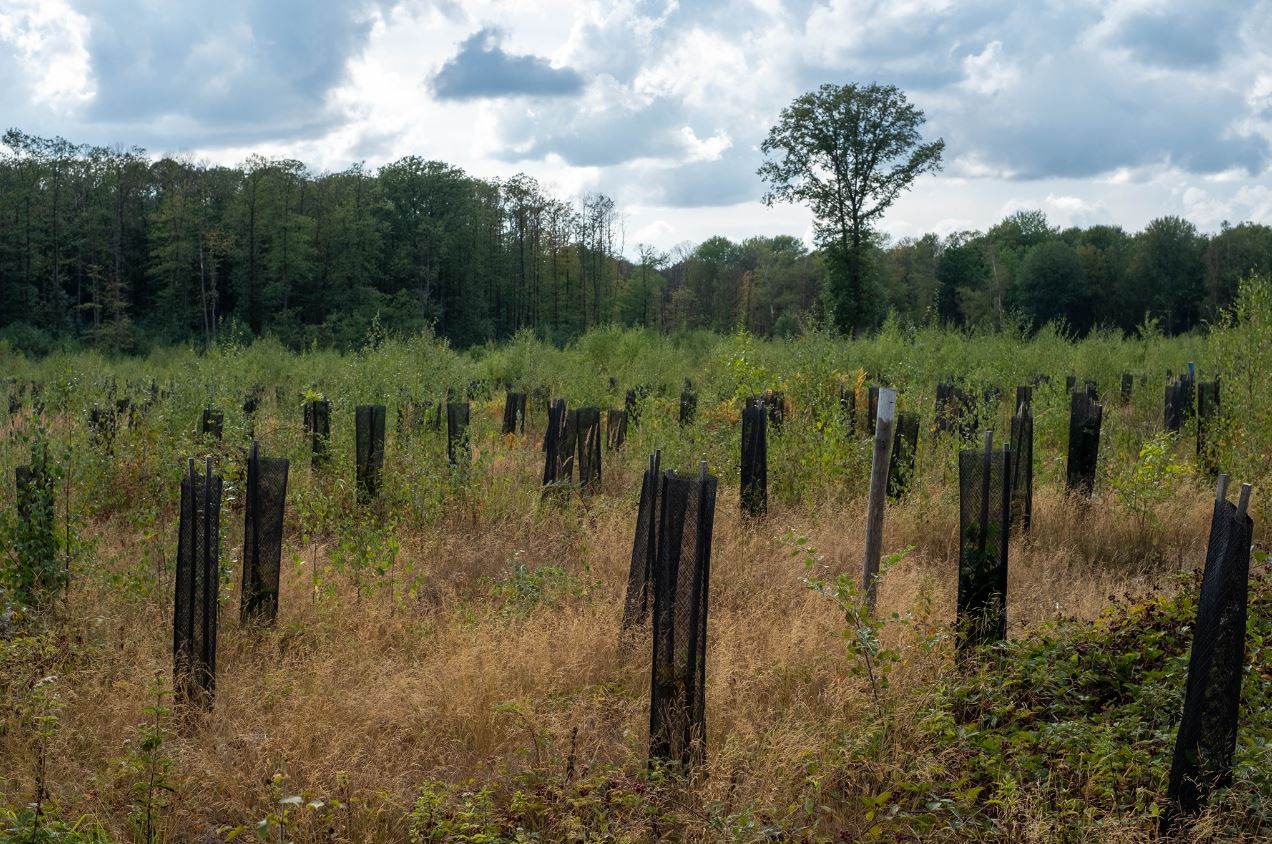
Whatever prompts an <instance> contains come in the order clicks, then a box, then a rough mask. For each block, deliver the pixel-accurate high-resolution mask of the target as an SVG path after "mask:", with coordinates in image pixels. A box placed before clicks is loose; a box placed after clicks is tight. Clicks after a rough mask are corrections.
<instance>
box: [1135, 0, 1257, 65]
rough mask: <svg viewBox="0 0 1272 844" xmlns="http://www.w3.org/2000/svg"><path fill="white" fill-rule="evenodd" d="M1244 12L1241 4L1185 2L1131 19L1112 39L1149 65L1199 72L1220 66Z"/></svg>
mask: <svg viewBox="0 0 1272 844" xmlns="http://www.w3.org/2000/svg"><path fill="white" fill-rule="evenodd" d="M1244 11H1245V9H1243V7H1242V6H1241V4H1239V3H1228V2H1224V3H1199V2H1196V0H1183V2H1177V3H1175V4H1173V6H1166V7H1156V8H1151V9H1144V10H1141V11H1138V12H1135V13H1134V14H1131V15H1129V16H1128V17H1127V18H1126V20H1124V21H1123V22H1122V24H1121V26H1119V27H1118V31H1117V33H1116V35H1115V36H1114V38H1113V43H1114V44H1117V45H1119V46H1122V47H1125V48H1126V49H1128V50H1129V51H1130V52H1131V54H1132V55H1133V56H1134V57H1135V58H1136V59H1138V60H1139V61H1141V62H1143V63H1144V64H1148V65H1155V66H1159V67H1171V68H1181V69H1187V68H1197V67H1204V66H1208V65H1214V64H1217V63H1218V62H1219V61H1220V60H1221V59H1222V58H1223V56H1224V53H1225V51H1227V50H1230V49H1232V48H1233V46H1234V44H1236V41H1237V38H1236V35H1237V30H1238V28H1239V26H1240V24H1241V19H1242V14H1243V12H1244Z"/></svg>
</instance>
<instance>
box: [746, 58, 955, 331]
mask: <svg viewBox="0 0 1272 844" xmlns="http://www.w3.org/2000/svg"><path fill="white" fill-rule="evenodd" d="M923 121H924V117H923V112H922V111H920V110H919V109H918V108H916V107H915V106H913V105H911V104H910V103H909V102H908V101H907V100H906V97H905V93H904V92H902V91H901V90H900V89H898V88H896V87H895V86H892V85H878V84H875V83H871V84H869V85H855V84H853V85H831V84H826V85H822V86H821V87H820V88H818V89H817V90H816V91H812V92H809V93H807V94H803V95H802V96H799V97H796V98H795V100H794V101H793V102H792V103H791V104H790V105H789V106H787V107H786V108H784V109H783V110H782V113H781V116H780V117H779V118H778V122H777V124H776V125H775V126H773V128H772V129H770V130H769V134H768V137H767V138H766V139H765V140H764V143H763V144H761V145H760V150H761V151H762V152H763V153H764V155H765V157H766V160H765V162H764V164H763V165H762V166H761V167H760V169H759V171H758V172H759V175H760V176H761V177H762V178H763V179H764V181H766V182H767V183H768V186H769V190H768V192H767V193H766V194H765V195H764V203H765V204H766V205H770V206H771V205H772V204H773V203H775V202H800V203H804V204H806V205H808V206H809V207H810V208H811V209H812V212H813V216H814V223H813V231H814V234H815V236H816V238H817V241H818V245H820V246H821V247H823V248H824V249H825V250H826V253H827V256H828V257H829V258H830V260H829V269H830V292H831V298H832V302H833V307H834V314H835V321H836V323H837V324H838V326H839V328H840V330H843V331H848V330H851V329H854V328H859V327H861V326H862V325H863V324H864V322H865V320H866V318H867V316H868V314H869V302H868V297H867V291H866V282H865V277H866V267H867V265H866V259H867V252H868V250H869V247H870V236H871V234H872V233H873V232H874V227H875V225H876V224H877V223H878V221H879V220H880V219H881V218H882V217H883V212H884V211H886V210H887V209H888V207H889V206H890V205H892V203H893V202H894V201H895V200H896V198H897V197H898V196H900V195H901V193H902V192H903V191H905V190H907V189H909V187H910V185H911V184H913V182H914V180H915V179H916V178H918V177H919V176H920V175H921V174H923V173H927V172H934V171H937V170H940V168H941V153H942V151H943V150H944V149H945V142H944V141H943V140H941V139H939V138H938V139H936V140H935V141H927V142H925V141H924V140H923V138H922V137H921V136H920V134H919V127H920V126H922V125H923Z"/></svg>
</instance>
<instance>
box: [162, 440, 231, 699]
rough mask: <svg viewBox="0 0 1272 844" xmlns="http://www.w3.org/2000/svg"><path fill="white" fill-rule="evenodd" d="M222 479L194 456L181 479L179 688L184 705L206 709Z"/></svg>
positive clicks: (175, 635) (211, 684) (176, 618)
mask: <svg viewBox="0 0 1272 844" xmlns="http://www.w3.org/2000/svg"><path fill="white" fill-rule="evenodd" d="M221 488H222V481H221V478H220V477H216V476H214V475H213V474H212V461H211V459H208V460H207V463H206V468H205V473H204V475H203V476H202V477H200V476H199V475H198V474H197V473H196V472H195V469H194V461H193V460H190V462H189V464H188V467H187V472H186V477H185V478H184V479H183V481H182V483H181V520H180V527H179V532H178V534H177V574H176V584H175V590H174V591H175V600H174V607H173V617H172V622H173V623H172V652H173V675H174V676H173V687H174V695H175V698H176V700H177V702H178V703H179V704H182V705H193V706H198V707H201V708H204V709H207V708H210V707H211V705H212V699H213V695H214V693H215V690H216V630H217V598H218V588H219V585H220V518H221Z"/></svg>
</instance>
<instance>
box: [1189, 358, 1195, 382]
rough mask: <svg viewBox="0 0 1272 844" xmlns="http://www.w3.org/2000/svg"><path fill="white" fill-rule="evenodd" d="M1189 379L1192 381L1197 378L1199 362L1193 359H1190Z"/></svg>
mask: <svg viewBox="0 0 1272 844" xmlns="http://www.w3.org/2000/svg"><path fill="white" fill-rule="evenodd" d="M1188 379H1189V380H1190V381H1196V380H1197V364H1195V363H1193V362H1192V361H1188Z"/></svg>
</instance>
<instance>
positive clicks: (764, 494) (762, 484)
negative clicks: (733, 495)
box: [741, 398, 768, 518]
mask: <svg viewBox="0 0 1272 844" xmlns="http://www.w3.org/2000/svg"><path fill="white" fill-rule="evenodd" d="M767 425H768V415H767V413H766V412H765V407H764V400H763V399H755V398H749V399H747V400H746V404H745V405H744V406H743V408H742V467H741V471H742V488H741V499H742V512H743V513H745V514H746V515H748V516H751V517H754V518H759V517H760V516H763V515H764V514H765V513H767V512H768V431H767Z"/></svg>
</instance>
